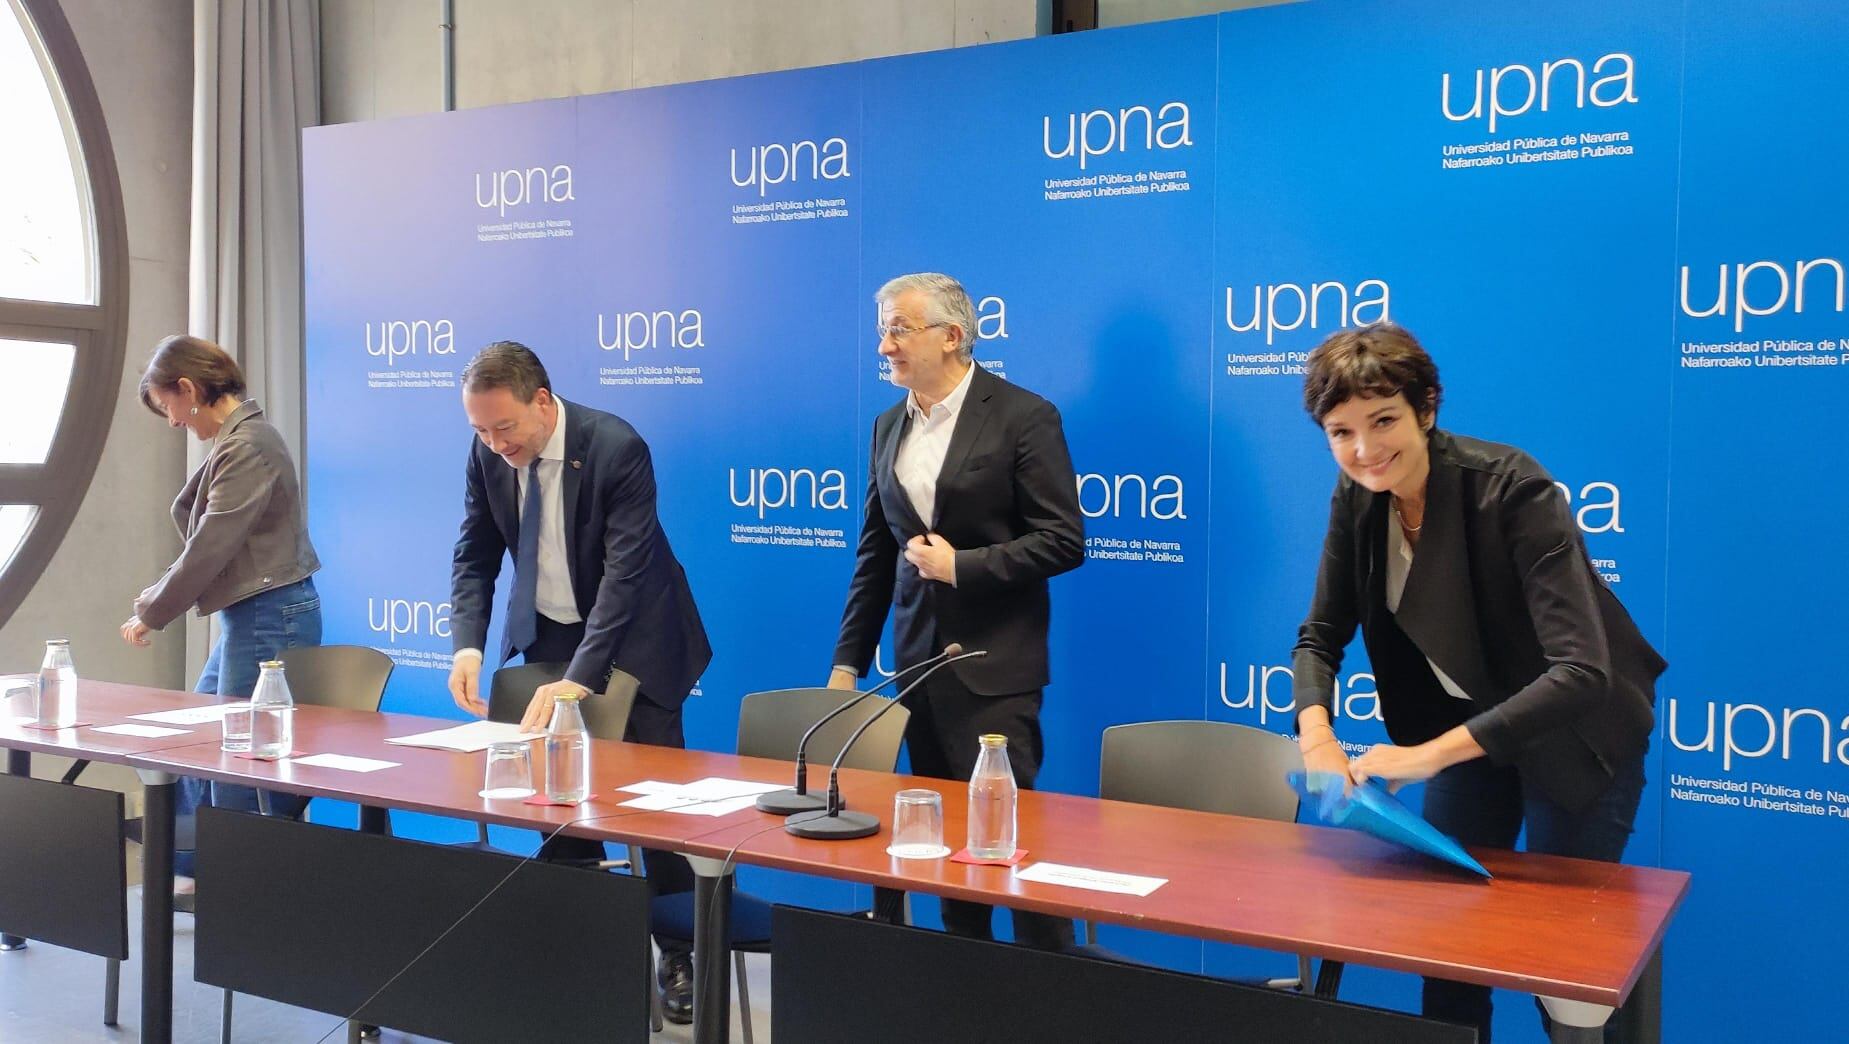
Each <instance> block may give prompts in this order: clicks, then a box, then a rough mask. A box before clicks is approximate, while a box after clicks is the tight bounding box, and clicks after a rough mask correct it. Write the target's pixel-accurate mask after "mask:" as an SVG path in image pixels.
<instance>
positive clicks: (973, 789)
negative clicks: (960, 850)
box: [969, 733, 1019, 859]
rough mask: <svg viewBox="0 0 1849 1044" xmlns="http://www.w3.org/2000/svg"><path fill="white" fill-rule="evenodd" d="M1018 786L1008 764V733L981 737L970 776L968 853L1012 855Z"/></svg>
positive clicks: (985, 856)
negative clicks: (974, 769) (973, 769)
mask: <svg viewBox="0 0 1849 1044" xmlns="http://www.w3.org/2000/svg"><path fill="white" fill-rule="evenodd" d="M1018 796H1019V790H1018V788H1017V787H1016V786H1015V782H1014V769H1013V768H1012V767H1010V766H1009V764H1008V737H1006V736H999V735H995V734H993V733H991V734H989V735H986V736H983V737H982V752H981V753H980V754H978V755H977V756H976V771H975V772H974V773H972V774H971V775H970V777H969V854H970V855H972V856H974V857H976V858H977V859H1012V858H1014V849H1015V806H1016V804H1017V803H1018Z"/></svg>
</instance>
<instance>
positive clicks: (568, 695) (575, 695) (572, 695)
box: [552, 692, 584, 700]
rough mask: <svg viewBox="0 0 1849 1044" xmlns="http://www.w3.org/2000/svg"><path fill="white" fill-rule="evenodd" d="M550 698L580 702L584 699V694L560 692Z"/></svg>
mask: <svg viewBox="0 0 1849 1044" xmlns="http://www.w3.org/2000/svg"><path fill="white" fill-rule="evenodd" d="M552 698H553V699H555V700H581V699H583V698H584V694H583V693H581V692H561V693H559V694H558V695H557V696H554V697H552Z"/></svg>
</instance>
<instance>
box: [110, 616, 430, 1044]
mask: <svg viewBox="0 0 1849 1044" xmlns="http://www.w3.org/2000/svg"><path fill="white" fill-rule="evenodd" d="M276 658H277V659H279V660H281V661H282V665H283V677H285V678H287V679H288V680H289V695H290V697H291V698H292V699H294V700H295V702H296V703H297V704H300V705H301V706H304V707H338V708H340V709H343V710H355V711H364V712H366V713H368V714H377V713H378V712H379V704H380V703H381V702H383V701H384V699H385V683H386V682H388V681H390V680H391V677H392V666H393V665H392V658H391V657H389V656H387V655H385V654H384V653H382V652H380V651H379V650H377V649H369V648H367V647H366V646H363V645H314V646H301V647H298V648H294V649H284V650H283V651H282V652H281V653H280V654H278V656H277V657H276ZM257 807H258V809H259V810H260V811H262V813H263V814H264V815H266V816H267V815H270V814H271V809H270V796H269V793H268V792H267V791H263V790H259V791H257ZM307 815H308V800H307V799H304V800H303V801H302V803H301V805H300V806H298V807H297V808H296V809H295V810H294V811H293V812H291V813H290V814H289V815H288V818H290V819H296V820H300V819H303V818H305V817H306V816H307ZM360 819H361V823H362V826H363V827H366V826H370V827H372V828H373V829H375V830H377V831H378V832H380V833H387V832H389V831H390V827H389V826H388V825H387V819H386V815H385V810H384V809H361V810H360ZM369 820H370V822H369ZM119 981H120V980H119V977H118V976H117V975H113V974H112V975H111V977H110V982H111V983H112V984H114V983H117V982H119ZM112 988H113V986H112ZM233 996H235V994H233V993H232V992H231V991H230V990H226V991H224V1009H223V1011H222V1012H221V1013H220V1014H219V1022H218V1039H219V1040H220V1041H221V1042H222V1044H231V999H232V997H233Z"/></svg>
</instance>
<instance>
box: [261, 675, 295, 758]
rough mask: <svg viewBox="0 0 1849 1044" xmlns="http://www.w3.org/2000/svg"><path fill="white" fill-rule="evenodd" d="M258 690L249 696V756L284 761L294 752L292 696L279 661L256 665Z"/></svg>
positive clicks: (293, 708) (293, 704)
mask: <svg viewBox="0 0 1849 1044" xmlns="http://www.w3.org/2000/svg"><path fill="white" fill-rule="evenodd" d="M258 667H259V669H260V670H261V671H262V673H261V674H259V675H258V676H257V688H256V689H255V690H253V691H252V692H251V694H250V753H251V756H252V757H255V758H266V759H275V758H286V757H288V756H289V755H290V754H292V753H294V752H295V697H294V696H293V695H291V694H290V692H289V682H288V679H286V678H284V677H283V672H282V661H281V660H265V661H264V662H263V663H261V664H259V665H258Z"/></svg>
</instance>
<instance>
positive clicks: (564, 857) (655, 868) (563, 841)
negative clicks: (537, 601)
mask: <svg viewBox="0 0 1849 1044" xmlns="http://www.w3.org/2000/svg"><path fill="white" fill-rule="evenodd" d="M538 632H539V633H538V635H537V637H535V638H534V639H533V644H532V646H530V647H529V648H527V649H525V650H523V651H522V653H521V658H522V659H523V660H525V661H526V662H527V663H546V662H551V661H565V660H569V659H571V658H572V655H573V654H574V653H576V652H577V651H578V643H579V642H582V641H583V640H584V624H583V622H582V621H580V622H579V623H575V624H562V623H557V622H555V621H552V620H549V619H547V618H546V617H545V616H544V615H541V616H540V617H539V628H538ZM681 695H685V693H682V694H681ZM592 698H593V699H595V697H592ZM623 739H624V740H626V741H628V742H630V743H651V744H654V745H655V746H657V747H680V748H684V747H686V746H687V738H686V736H685V734H684V733H683V732H682V730H681V708H680V707H679V706H678V705H676V706H675V707H674V708H673V709H672V710H670V709H668V708H666V707H663V706H661V705H659V704H657V703H655V702H653V701H652V700H650V699H649V698H648V694H647V693H637V694H636V702H635V706H634V707H633V708H632V709H631V710H630V712H629V725H628V727H627V728H625V729H624V730H623ZM539 858H541V859H548V860H558V861H561V862H570V861H583V860H598V859H603V858H604V846H603V842H601V841H593V840H591V839H590V838H585V837H565V836H563V835H561V836H559V837H555V838H553V839H552V840H550V841H548V842H546V843H545V844H543V845H541V846H540V849H539ZM642 865H643V868H644V870H645V871H646V875H647V878H648V890H649V895H650V896H651V897H653V896H662V895H673V894H674V893H676V892H691V891H693V867H692V866H691V865H689V864H688V862H687V859H686V857H684V856H681V855H677V854H675V853H673V852H662V851H658V850H656V849H652V848H645V849H643V850H642ZM657 941H658V942H659V940H657ZM663 948H664V949H673V948H675V947H665V946H664V947H663ZM678 948H679V949H685V946H684V945H683V946H681V947H678Z"/></svg>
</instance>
